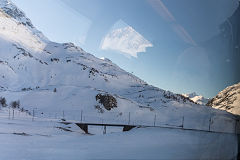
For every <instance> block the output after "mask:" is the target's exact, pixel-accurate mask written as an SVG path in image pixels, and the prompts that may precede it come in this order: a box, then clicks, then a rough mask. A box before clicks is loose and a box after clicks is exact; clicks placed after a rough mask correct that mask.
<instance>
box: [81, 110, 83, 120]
mask: <svg viewBox="0 0 240 160" xmlns="http://www.w3.org/2000/svg"><path fill="white" fill-rule="evenodd" d="M82 115H83V110H81V122H82Z"/></svg>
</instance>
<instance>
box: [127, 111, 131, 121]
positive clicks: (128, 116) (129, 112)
mask: <svg viewBox="0 0 240 160" xmlns="http://www.w3.org/2000/svg"><path fill="white" fill-rule="evenodd" d="M130 116H131V115H130V112H129V113H128V124H130Z"/></svg>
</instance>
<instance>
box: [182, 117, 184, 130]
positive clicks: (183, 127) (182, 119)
mask: <svg viewBox="0 0 240 160" xmlns="http://www.w3.org/2000/svg"><path fill="white" fill-rule="evenodd" d="M182 128H184V116H183V117H182Z"/></svg>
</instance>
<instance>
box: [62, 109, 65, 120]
mask: <svg viewBox="0 0 240 160" xmlns="http://www.w3.org/2000/svg"><path fill="white" fill-rule="evenodd" d="M62 116H63V119H64V117H65V114H64V110H63V113H62Z"/></svg>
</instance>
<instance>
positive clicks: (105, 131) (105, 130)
mask: <svg viewBox="0 0 240 160" xmlns="http://www.w3.org/2000/svg"><path fill="white" fill-rule="evenodd" d="M106 133H107V128H106V126H104V129H103V134H106Z"/></svg>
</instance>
